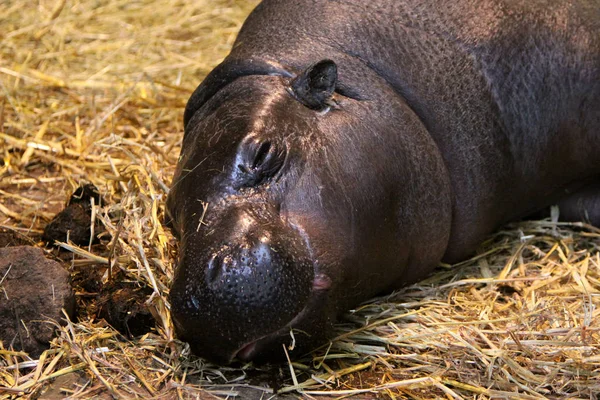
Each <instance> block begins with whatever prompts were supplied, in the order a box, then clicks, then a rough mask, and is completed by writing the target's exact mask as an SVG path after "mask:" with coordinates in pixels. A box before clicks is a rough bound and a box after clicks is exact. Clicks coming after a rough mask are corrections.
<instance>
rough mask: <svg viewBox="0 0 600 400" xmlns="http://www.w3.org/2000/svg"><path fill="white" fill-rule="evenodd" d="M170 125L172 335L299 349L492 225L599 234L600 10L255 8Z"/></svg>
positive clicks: (199, 346)
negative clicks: (179, 119) (176, 247)
mask: <svg viewBox="0 0 600 400" xmlns="http://www.w3.org/2000/svg"><path fill="white" fill-rule="evenodd" d="M184 122H185V136H184V140H183V145H182V151H181V157H180V160H179V164H178V167H177V171H176V173H175V177H174V179H173V185H172V189H171V191H170V193H169V197H168V200H167V215H168V216H169V217H170V219H171V221H170V223H171V225H172V227H173V231H174V233H175V234H176V236H177V237H178V239H179V243H180V255H179V265H178V267H177V270H176V274H175V278H174V282H173V285H172V288H171V294H170V299H171V303H172V304H171V307H172V315H173V320H174V323H175V328H176V331H177V332H178V335H179V336H180V337H181V338H182V339H183V340H187V341H188V342H190V344H191V346H192V349H193V350H194V351H195V352H196V353H197V354H199V355H202V356H206V357H208V358H211V359H214V360H217V361H221V362H229V361H231V360H233V359H234V358H236V357H237V358H240V359H252V358H256V357H259V358H260V357H265V358H270V357H275V356H277V355H279V354H282V350H281V343H289V342H290V341H291V339H290V330H291V329H293V333H294V338H295V343H296V350H294V351H293V353H292V354H298V353H302V352H304V351H306V350H307V349H310V348H311V346H314V345H315V344H318V343H321V342H322V341H323V340H324V339H326V338H327V332H329V328H330V327H331V325H332V324H333V322H334V321H335V318H336V316H337V315H338V314H339V313H340V312H343V311H345V310H347V309H348V308H349V307H352V306H354V305H356V304H357V303H359V302H361V301H364V300H366V299H368V298H369V297H372V296H374V295H377V294H380V293H382V292H385V291H389V290H392V289H394V288H398V287H400V286H402V285H406V284H408V283H412V282H415V281H417V280H418V279H420V278H422V277H424V276H426V275H427V274H428V273H430V272H431V271H432V269H433V268H434V267H435V266H436V265H437V264H438V263H439V262H440V261H444V262H449V263H452V262H456V261H459V260H462V259H464V258H466V257H468V256H469V255H470V254H472V253H473V252H474V250H475V248H476V246H477V245H478V244H479V243H481V241H482V240H483V239H484V238H485V237H486V235H489V234H490V233H491V232H493V231H494V230H495V229H497V228H498V227H499V226H501V225H502V224H504V223H506V222H508V221H511V220H515V219H518V218H522V217H524V216H527V215H530V214H531V213H533V212H536V211H538V210H541V209H544V208H546V207H548V206H549V205H552V204H557V203H558V204H559V205H560V210H561V218H562V219H565V220H579V219H586V220H588V221H589V222H591V223H592V224H595V225H597V226H598V225H600V3H598V1H596V0H594V1H591V0H576V1H572V2H556V1H549V0H548V1H543V0H456V1H451V2H447V1H442V0H425V1H423V0H370V1H364V0H320V1H317V0H265V1H263V2H262V3H261V4H260V5H259V6H258V7H257V8H256V9H255V10H254V11H253V12H252V14H251V15H250V16H249V18H248V19H247V21H246V22H245V24H244V26H243V27H242V30H241V31H240V33H239V36H238V38H237V40H236V42H235V44H234V46H233V50H232V51H231V53H230V54H229V56H228V57H227V58H226V59H225V60H224V61H223V63H222V64H220V65H219V66H218V67H217V68H216V69H215V70H213V72H211V74H209V76H208V77H207V78H206V79H205V80H204V82H202V84H200V86H199V87H198V88H197V89H196V91H195V92H194V94H193V95H192V97H191V98H190V100H189V102H188V104H187V107H186V111H185V116H184Z"/></svg>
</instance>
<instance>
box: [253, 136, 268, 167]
mask: <svg viewBox="0 0 600 400" xmlns="http://www.w3.org/2000/svg"><path fill="white" fill-rule="evenodd" d="M269 150H271V142H263V143H262V144H261V145H260V147H259V148H258V151H257V152H256V156H254V161H253V162H252V169H256V168H259V167H260V166H261V165H262V164H263V163H264V161H265V159H266V158H267V156H268V155H269Z"/></svg>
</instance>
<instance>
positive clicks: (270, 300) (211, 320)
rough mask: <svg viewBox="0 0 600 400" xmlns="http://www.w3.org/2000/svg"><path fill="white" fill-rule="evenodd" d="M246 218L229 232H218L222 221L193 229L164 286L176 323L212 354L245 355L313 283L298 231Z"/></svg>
mask: <svg viewBox="0 0 600 400" xmlns="http://www.w3.org/2000/svg"><path fill="white" fill-rule="evenodd" d="M246 225H247V224H246ZM251 225H252V226H251V227H250V228H248V226H245V227H243V228H242V227H239V226H233V227H230V228H229V229H227V230H228V231H229V232H231V234H229V235H223V234H222V233H221V234H219V232H221V228H223V227H219V229H218V232H212V233H211V234H210V235H209V236H204V234H203V233H201V232H195V233H194V234H192V235H191V236H189V237H188V238H187V239H186V240H185V242H184V243H182V244H181V246H182V248H181V249H180V262H179V266H178V269H177V271H176V274H175V278H174V282H173V285H172V287H171V293H170V299H171V312H172V316H173V321H174V324H175V329H176V332H177V335H178V336H179V337H180V338H181V339H182V340H185V341H187V342H189V343H190V346H191V347H192V350H193V351H194V352H195V353H196V354H199V355H202V356H205V357H207V358H209V359H213V360H215V361H218V362H230V361H232V360H233V359H234V358H235V357H236V356H238V357H241V358H249V356H250V352H249V348H251V347H252V346H251V344H252V343H254V342H256V341H257V340H259V339H263V338H265V337H267V336H269V335H271V334H273V333H275V332H277V331H280V330H282V329H285V328H286V327H287V326H288V325H289V324H290V322H291V321H292V320H293V319H294V318H295V317H296V316H297V315H298V314H299V313H300V312H301V311H302V310H303V309H304V307H305V306H306V305H307V303H308V300H309V297H310V295H311V291H312V288H313V283H314V276H315V273H314V267H313V263H312V261H311V259H310V256H309V254H308V251H307V249H306V246H305V245H304V242H303V241H302V239H301V237H300V236H299V235H298V234H297V233H296V232H295V231H293V230H292V229H290V228H287V227H285V226H284V225H283V224H273V223H272V222H271V223H270V224H269V225H266V226H260V224H258V223H255V222H253V223H252V224H251ZM240 231H242V234H241V235H240V234H239V232H240ZM223 236H226V237H228V239H226V240H221V241H218V242H217V243H214V241H213V243H214V244H212V245H211V244H210V243H207V240H206V239H207V238H208V237H210V238H213V237H223ZM213 240H214V239H213ZM279 348H280V347H279Z"/></svg>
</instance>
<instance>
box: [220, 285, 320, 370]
mask: <svg viewBox="0 0 600 400" xmlns="http://www.w3.org/2000/svg"><path fill="white" fill-rule="evenodd" d="M330 288H331V278H329V277H328V276H327V275H325V274H317V275H316V276H315V279H314V281H313V289H312V294H311V297H310V298H309V301H308V303H307V304H306V306H304V308H303V309H302V310H301V311H300V312H299V313H298V314H297V315H296V316H295V317H294V318H293V319H292V320H291V321H290V322H288V323H287V324H285V325H284V326H283V327H282V328H280V329H278V330H276V331H275V332H272V333H269V334H266V335H263V336H261V337H259V338H258V339H255V340H252V341H251V342H248V343H246V344H244V345H243V346H241V347H240V348H239V349H238V350H237V351H235V352H234V353H233V356H232V357H231V359H230V360H229V362H232V361H233V360H235V359H238V360H240V361H250V360H252V359H255V358H257V357H260V356H261V355H264V353H265V352H267V350H271V351H273V352H275V351H276V350H277V348H276V346H277V345H281V344H282V343H283V341H284V339H285V338H286V336H288V335H289V336H291V335H292V334H293V333H292V332H293V330H294V329H295V327H300V326H302V325H303V322H304V321H305V320H307V319H308V317H309V316H310V313H311V311H313V310H314V306H315V305H316V304H318V303H322V301H323V300H324V299H323V298H324V297H325V295H326V293H327V292H328V291H329V289H330ZM283 345H284V346H285V344H283Z"/></svg>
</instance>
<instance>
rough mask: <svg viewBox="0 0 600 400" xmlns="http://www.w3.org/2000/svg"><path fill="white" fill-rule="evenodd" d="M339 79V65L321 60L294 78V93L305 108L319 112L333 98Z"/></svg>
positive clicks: (292, 85)
mask: <svg viewBox="0 0 600 400" xmlns="http://www.w3.org/2000/svg"><path fill="white" fill-rule="evenodd" d="M337 78H338V74H337V65H335V63H334V62H333V61H331V60H321V61H319V62H318V63H316V64H313V65H311V66H310V67H308V68H307V69H306V70H305V71H304V72H302V73H301V74H300V75H298V76H297V77H296V78H294V80H293V81H292V84H291V87H292V92H293V93H294V95H295V96H296V98H297V99H298V100H300V101H301V102H302V103H303V104H304V105H305V106H307V107H308V108H311V109H313V110H319V109H322V108H325V107H326V106H327V104H328V102H329V100H330V99H331V97H332V96H333V92H334V91H335V86H336V84H337Z"/></svg>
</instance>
